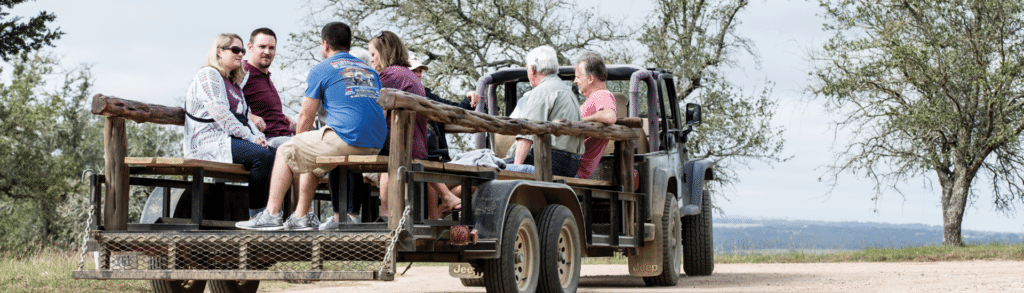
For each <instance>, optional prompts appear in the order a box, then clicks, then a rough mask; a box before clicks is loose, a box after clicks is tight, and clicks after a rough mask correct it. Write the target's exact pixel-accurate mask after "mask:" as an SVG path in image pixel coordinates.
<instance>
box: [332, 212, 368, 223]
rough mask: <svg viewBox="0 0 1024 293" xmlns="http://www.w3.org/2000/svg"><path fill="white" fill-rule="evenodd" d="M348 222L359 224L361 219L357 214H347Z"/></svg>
mask: <svg viewBox="0 0 1024 293" xmlns="http://www.w3.org/2000/svg"><path fill="white" fill-rule="evenodd" d="M332 218H333V217H332ZM348 222H349V224H359V223H362V222H363V220H361V219H359V215H353V214H348Z"/></svg>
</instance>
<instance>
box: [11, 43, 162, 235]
mask: <svg viewBox="0 0 1024 293" xmlns="http://www.w3.org/2000/svg"><path fill="white" fill-rule="evenodd" d="M13 59H14V60H13V62H12V63H11V64H10V65H11V68H12V74H11V77H12V80H11V81H10V83H9V84H8V83H3V84H0V161H2V162H4V164H0V215H3V216H0V251H12V250H13V251H18V252H29V251H32V249H33V248H32V247H30V246H28V244H30V243H34V244H39V243H42V244H43V245H58V246H67V245H69V244H72V243H75V242H76V241H78V240H80V237H81V236H80V234H79V233H81V231H82V228H83V226H84V225H85V221H84V219H86V211H87V210H88V207H89V204H90V202H89V193H88V190H87V189H88V188H87V186H86V184H85V183H84V182H82V180H81V177H80V176H81V174H82V172H83V171H84V170H86V169H92V170H97V171H100V169H101V168H102V167H103V164H104V163H103V119H100V117H99V116H95V115H92V113H90V112H89V105H90V102H91V100H90V99H89V98H90V97H91V94H90V88H91V86H92V83H93V80H92V75H91V74H90V71H89V68H88V67H85V66H83V67H75V68H73V69H70V70H59V69H58V68H59V65H58V61H57V60H56V59H54V58H53V57H52V56H51V55H48V54H45V53H36V54H32V55H22V56H20V57H18V58H13ZM52 80H56V81H57V82H58V84H57V85H56V86H55V87H53V86H50V85H49V84H48V82H47V81H52ZM127 126H128V127H127V128H128V129H127V132H128V135H129V136H128V140H129V142H128V145H129V150H128V152H129V155H133V156H149V157H154V156H174V155H176V154H179V153H180V149H181V145H180V143H179V141H180V138H181V134H180V132H179V131H178V130H176V129H168V128H167V127H164V126H158V125H155V124H136V123H129V124H128V125H127ZM137 193H138V192H137ZM143 193H144V192H143ZM143 202H144V198H142V195H140V194H136V195H135V197H133V198H132V204H133V210H135V211H136V214H138V212H137V211H138V210H139V209H140V208H139V207H140V206H141V205H142V203H143ZM136 217H137V215H136Z"/></svg>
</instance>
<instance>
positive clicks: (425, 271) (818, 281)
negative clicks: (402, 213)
mask: <svg viewBox="0 0 1024 293" xmlns="http://www.w3.org/2000/svg"><path fill="white" fill-rule="evenodd" d="M401 269H404V267H402V268H400V270H401ZM268 285H269V284H268ZM266 287H267V288H266V289H271V291H278V292H290V293H298V292H484V289H483V288H482V287H463V286H462V284H461V283H460V282H459V280H458V279H455V278H451V277H449V276H448V267H447V266H437V267H412V268H411V269H410V270H409V271H408V272H407V273H406V274H405V275H404V276H399V277H398V278H397V279H396V280H395V281H393V282H379V281H378V282H320V283H314V284H305V285H295V286H292V287H291V288H288V289H286V290H285V291H281V289H276V290H275V289H274V288H272V287H273V285H270V286H266ZM352 290H355V291H352ZM779 291H784V292H822V291H833V292H882V291H884V292H939V291H944V292H1024V262H1017V261H966V262H924V263H813V264H716V265H715V273H714V274H713V275H711V276H707V277H686V276H682V277H681V278H680V279H679V285H678V286H676V287H671V288H666V287H646V286H644V282H643V280H641V279H640V278H634V277H630V276H628V275H627V273H626V266H625V265H584V266H583V269H582V274H581V277H580V288H579V292H779Z"/></svg>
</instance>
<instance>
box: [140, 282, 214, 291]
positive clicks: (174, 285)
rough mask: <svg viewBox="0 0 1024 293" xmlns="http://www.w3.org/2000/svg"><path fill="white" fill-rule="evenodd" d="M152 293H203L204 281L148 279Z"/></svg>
mask: <svg viewBox="0 0 1024 293" xmlns="http://www.w3.org/2000/svg"><path fill="white" fill-rule="evenodd" d="M149 289H151V290H152V291H153V293H203V290H205V289H206V281H202V280H187V281H178V280H173V281H172V280H149Z"/></svg>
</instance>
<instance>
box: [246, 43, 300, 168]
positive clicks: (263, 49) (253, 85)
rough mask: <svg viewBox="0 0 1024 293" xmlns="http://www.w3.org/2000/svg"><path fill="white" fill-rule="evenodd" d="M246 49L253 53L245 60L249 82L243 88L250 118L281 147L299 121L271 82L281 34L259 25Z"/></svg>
mask: <svg viewBox="0 0 1024 293" xmlns="http://www.w3.org/2000/svg"><path fill="white" fill-rule="evenodd" d="M245 47H246V49H247V50H249V52H251V53H252V55H250V56H249V60H246V61H245V62H244V63H243V66H245V70H246V71H248V72H249V81H248V82H247V83H246V84H245V87H243V88H242V92H243V93H245V102H246V103H248V104H249V107H251V108H252V114H251V115H249V116H250V117H249V118H250V119H252V120H253V122H255V123H256V127H259V129H260V131H263V134H265V135H266V136H267V144H268V145H269V146H271V147H275V148H276V147H278V146H280V145H281V144H284V143H285V142H286V141H288V140H289V139H291V137H292V136H293V135H295V123H294V122H293V121H292V119H291V118H288V116H285V115H284V111H283V110H282V107H281V96H279V95H278V93H277V88H276V87H274V83H273V82H271V81H270V63H271V62H273V61H274V55H276V53H277V35H275V34H274V31H272V30H270V29H269V28H265V27H264V28H258V29H256V30H254V31H252V34H250V35H249V43H248V44H246V45H245Z"/></svg>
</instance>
